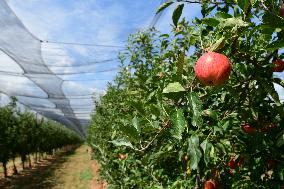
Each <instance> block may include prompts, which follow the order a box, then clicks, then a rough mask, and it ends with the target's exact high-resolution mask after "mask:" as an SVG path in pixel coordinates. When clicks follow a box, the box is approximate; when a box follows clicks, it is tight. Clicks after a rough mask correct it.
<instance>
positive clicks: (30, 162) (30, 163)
mask: <svg viewBox="0 0 284 189" xmlns="http://www.w3.org/2000/svg"><path fill="white" fill-rule="evenodd" d="M28 160H29V167H32V161H31V156H30V154H29V155H28Z"/></svg>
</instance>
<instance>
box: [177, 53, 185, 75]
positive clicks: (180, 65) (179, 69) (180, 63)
mask: <svg viewBox="0 0 284 189" xmlns="http://www.w3.org/2000/svg"><path fill="white" fill-rule="evenodd" d="M184 57H185V54H184V51H181V53H180V54H179V56H178V61H177V73H178V75H179V76H180V77H181V76H182V73H183V66H184Z"/></svg>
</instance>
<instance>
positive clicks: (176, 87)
mask: <svg viewBox="0 0 284 189" xmlns="http://www.w3.org/2000/svg"><path fill="white" fill-rule="evenodd" d="M181 91H185V89H184V88H183V86H182V85H181V84H180V83H179V82H174V83H169V84H168V86H166V88H164V90H163V93H177V92H181Z"/></svg>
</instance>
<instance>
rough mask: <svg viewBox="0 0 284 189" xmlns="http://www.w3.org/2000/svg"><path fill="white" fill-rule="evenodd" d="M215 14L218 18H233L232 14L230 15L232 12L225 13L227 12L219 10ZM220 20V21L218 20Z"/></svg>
mask: <svg viewBox="0 0 284 189" xmlns="http://www.w3.org/2000/svg"><path fill="white" fill-rule="evenodd" d="M215 16H216V17H217V18H225V19H226V18H232V15H230V14H228V13H225V12H217V13H216V14H215ZM218 22H219V21H218Z"/></svg>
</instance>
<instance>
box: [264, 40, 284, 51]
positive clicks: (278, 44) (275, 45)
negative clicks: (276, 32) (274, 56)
mask: <svg viewBox="0 0 284 189" xmlns="http://www.w3.org/2000/svg"><path fill="white" fill-rule="evenodd" d="M283 47H284V39H282V40H278V41H274V42H273V43H271V44H269V45H268V46H267V50H270V51H274V50H277V49H280V48H283Z"/></svg>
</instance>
